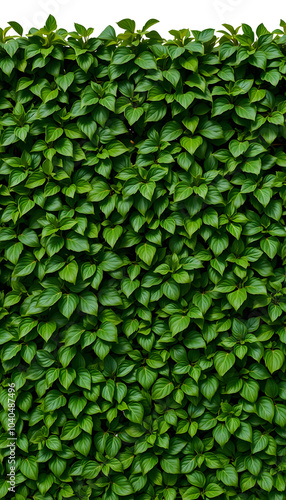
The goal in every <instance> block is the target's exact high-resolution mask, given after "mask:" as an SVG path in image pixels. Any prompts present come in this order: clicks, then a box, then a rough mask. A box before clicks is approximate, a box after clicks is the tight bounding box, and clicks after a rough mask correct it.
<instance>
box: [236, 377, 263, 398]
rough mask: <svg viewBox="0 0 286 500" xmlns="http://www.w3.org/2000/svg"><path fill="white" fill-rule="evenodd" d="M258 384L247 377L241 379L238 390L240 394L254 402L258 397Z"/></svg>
mask: <svg viewBox="0 0 286 500" xmlns="http://www.w3.org/2000/svg"><path fill="white" fill-rule="evenodd" d="M258 392H259V384H258V382H256V381H255V380H251V379H247V380H244V381H243V386H242V389H241V391H240V394H241V396H242V397H243V398H244V399H247V401H249V402H250V403H255V402H256V401H257V398H258Z"/></svg>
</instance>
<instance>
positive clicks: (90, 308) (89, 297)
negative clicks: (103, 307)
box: [79, 292, 98, 316]
mask: <svg viewBox="0 0 286 500" xmlns="http://www.w3.org/2000/svg"><path fill="white" fill-rule="evenodd" d="M79 309H80V311H82V312H83V313H86V314H92V315H93V316H97V312H98V301H97V297H96V296H95V295H94V293H92V292H82V293H81V294H80V296H79Z"/></svg>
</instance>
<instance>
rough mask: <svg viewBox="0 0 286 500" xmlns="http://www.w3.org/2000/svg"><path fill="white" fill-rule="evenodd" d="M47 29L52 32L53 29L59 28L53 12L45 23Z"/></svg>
mask: <svg viewBox="0 0 286 500" xmlns="http://www.w3.org/2000/svg"><path fill="white" fill-rule="evenodd" d="M45 28H46V30H47V31H48V32H49V33H51V32H52V31H55V30H56V29H57V22H56V20H55V18H54V16H52V15H51V14H50V15H49V17H48V19H47V20H46V24H45Z"/></svg>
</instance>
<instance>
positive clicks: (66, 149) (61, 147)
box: [54, 138, 73, 156]
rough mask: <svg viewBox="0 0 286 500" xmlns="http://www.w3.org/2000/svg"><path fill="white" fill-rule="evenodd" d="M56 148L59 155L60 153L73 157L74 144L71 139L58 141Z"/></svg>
mask: <svg viewBox="0 0 286 500" xmlns="http://www.w3.org/2000/svg"><path fill="white" fill-rule="evenodd" d="M54 148H55V150H56V151H57V153H60V154H61V155H63V156H73V144H72V142H71V140H70V139H67V138H61V139H58V140H57V141H56V142H55V144H54Z"/></svg>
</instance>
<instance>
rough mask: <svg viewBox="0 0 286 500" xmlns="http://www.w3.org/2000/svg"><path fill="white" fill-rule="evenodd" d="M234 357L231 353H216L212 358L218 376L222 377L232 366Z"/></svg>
mask: <svg viewBox="0 0 286 500" xmlns="http://www.w3.org/2000/svg"><path fill="white" fill-rule="evenodd" d="M234 363H235V355H234V354H233V352H223V351H219V352H216V354H215V356H214V365H215V369H216V371H217V372H218V374H219V375H220V376H221V377H223V375H225V374H226V373H227V372H228V371H229V370H230V369H231V368H232V366H233V365H234Z"/></svg>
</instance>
